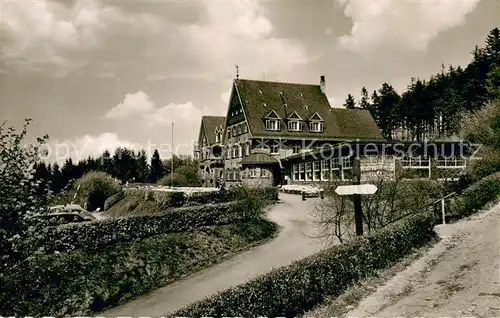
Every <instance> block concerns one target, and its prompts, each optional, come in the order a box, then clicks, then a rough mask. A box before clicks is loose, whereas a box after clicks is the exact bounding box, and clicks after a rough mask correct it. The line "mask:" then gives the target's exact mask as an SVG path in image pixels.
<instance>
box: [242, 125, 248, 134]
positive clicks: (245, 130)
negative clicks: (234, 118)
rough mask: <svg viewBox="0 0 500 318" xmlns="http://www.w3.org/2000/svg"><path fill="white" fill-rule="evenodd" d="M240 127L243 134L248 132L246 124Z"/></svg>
mask: <svg viewBox="0 0 500 318" xmlns="http://www.w3.org/2000/svg"><path fill="white" fill-rule="evenodd" d="M241 125H242V127H243V133H247V132H248V126H247V123H243V124H241Z"/></svg>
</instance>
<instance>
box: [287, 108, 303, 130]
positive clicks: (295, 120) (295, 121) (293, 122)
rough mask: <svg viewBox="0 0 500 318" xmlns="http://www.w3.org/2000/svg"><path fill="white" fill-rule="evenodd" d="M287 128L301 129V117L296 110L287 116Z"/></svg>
mask: <svg viewBox="0 0 500 318" xmlns="http://www.w3.org/2000/svg"><path fill="white" fill-rule="evenodd" d="M288 130H289V131H302V118H301V117H300V116H299V114H297V112H293V113H292V114H291V115H290V116H288Z"/></svg>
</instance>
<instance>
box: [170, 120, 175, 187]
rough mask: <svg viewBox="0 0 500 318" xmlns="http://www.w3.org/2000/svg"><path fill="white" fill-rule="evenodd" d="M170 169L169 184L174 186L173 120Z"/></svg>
mask: <svg viewBox="0 0 500 318" xmlns="http://www.w3.org/2000/svg"><path fill="white" fill-rule="evenodd" d="M171 164H172V169H171V171H170V185H171V186H172V187H173V186H174V122H172V161H171Z"/></svg>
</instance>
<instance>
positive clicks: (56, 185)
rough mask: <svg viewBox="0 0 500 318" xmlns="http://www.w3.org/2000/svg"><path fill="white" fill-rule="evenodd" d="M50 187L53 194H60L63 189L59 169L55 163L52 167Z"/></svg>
mask: <svg viewBox="0 0 500 318" xmlns="http://www.w3.org/2000/svg"><path fill="white" fill-rule="evenodd" d="M50 185H51V190H52V191H54V192H55V193H58V192H60V191H61V190H62V189H63V188H64V185H63V180H62V176H61V169H60V168H59V164H58V163H57V162H56V163H54V165H53V166H52V178H51V183H50Z"/></svg>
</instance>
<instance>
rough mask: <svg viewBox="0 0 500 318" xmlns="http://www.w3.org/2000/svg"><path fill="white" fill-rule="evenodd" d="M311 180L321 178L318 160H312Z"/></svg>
mask: <svg viewBox="0 0 500 318" xmlns="http://www.w3.org/2000/svg"><path fill="white" fill-rule="evenodd" d="M313 171H314V173H313V180H314V181H319V180H321V171H320V169H319V161H314V162H313Z"/></svg>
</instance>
